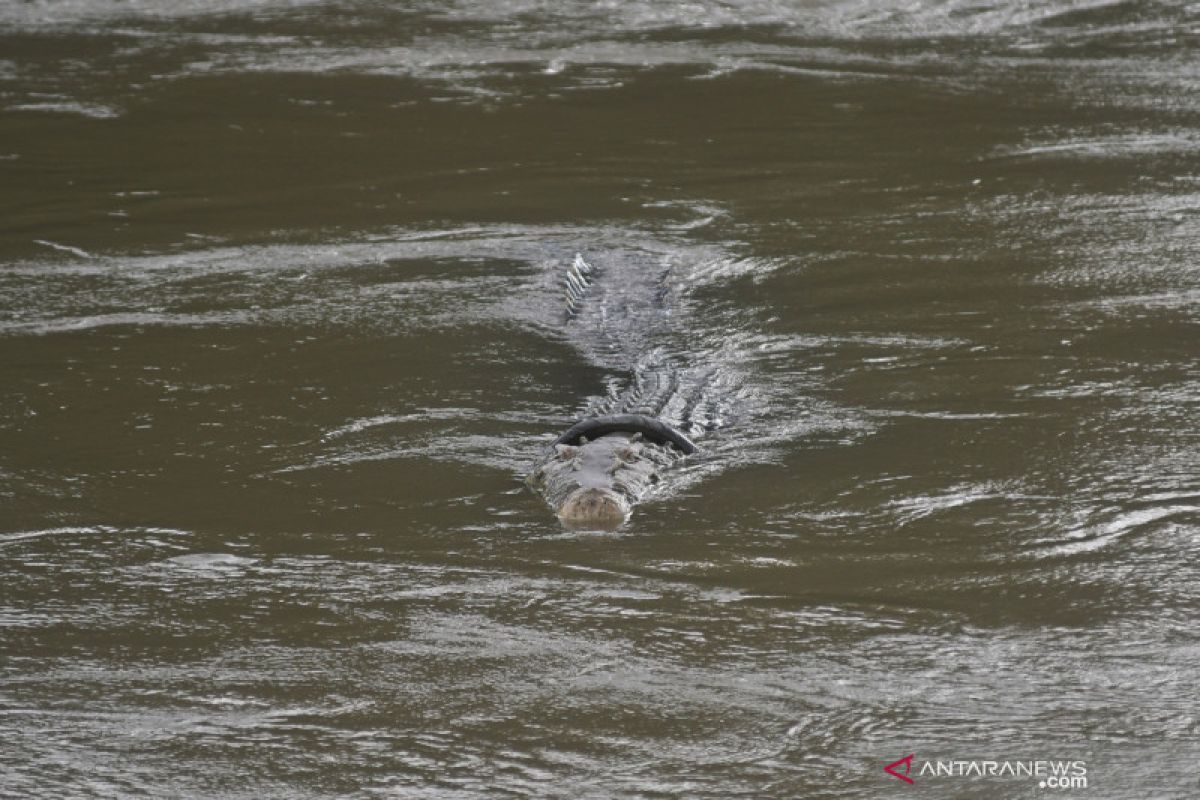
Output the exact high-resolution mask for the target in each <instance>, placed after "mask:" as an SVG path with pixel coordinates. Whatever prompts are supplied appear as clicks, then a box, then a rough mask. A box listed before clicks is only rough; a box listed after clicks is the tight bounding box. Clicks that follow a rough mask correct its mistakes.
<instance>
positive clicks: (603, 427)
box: [554, 414, 699, 455]
mask: <svg viewBox="0 0 1200 800" xmlns="http://www.w3.org/2000/svg"><path fill="white" fill-rule="evenodd" d="M618 432H626V433H640V434H642V436H643V438H645V439H646V440H647V441H650V442H654V443H655V444H663V445H668V444H669V445H673V446H674V447H676V448H677V449H679V450H680V451H682V452H683V453H684V454H686V455H692V454H693V453H695V452H696V451H697V450H698V449H699V448H697V447H696V445H695V443H693V442H692V440H691V439H689V438H688V437H686V436H684V435H683V434H682V433H681V432H679V431H678V430H676V429H675V428H673V427H671V426H670V425H668V424H667V423H665V422H663V421H662V420H659V419H654V418H653V417H648V416H646V415H644V414H613V415H610V416H603V417H591V418H589V419H585V420H581V421H579V422H577V423H575V424H574V425H572V426H571V427H570V428H568V429H567V430H566V431H565V432H564V433H563V434H562V435H561V436H559V437H558V438H557V439H555V440H554V443H555V444H568V445H577V444H579V440H580V439H582V438H587V439H596V438H598V437H600V436H604V435H606V434H609V433H618Z"/></svg>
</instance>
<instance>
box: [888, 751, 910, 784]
mask: <svg viewBox="0 0 1200 800" xmlns="http://www.w3.org/2000/svg"><path fill="white" fill-rule="evenodd" d="M915 755H916V753H909V754H908V755H906V756H905V757H904V758H902V759H900V760H899V761H893V762H892V763H890V764H888V765H887V766H886V767H884V768H883V771H884V772H886V773H887V774H888V775H891V776H892V777H893V778H899V779H900V780H902V781H904V782H905V783H916V781H914V780H913V779H912V778H910V777H908V773H909V772H910V771H911V770H912V760H913V756H915ZM901 764H903V765H904V774H903V775H901V774H900V773H899V772H896V767H898V766H900V765H901Z"/></svg>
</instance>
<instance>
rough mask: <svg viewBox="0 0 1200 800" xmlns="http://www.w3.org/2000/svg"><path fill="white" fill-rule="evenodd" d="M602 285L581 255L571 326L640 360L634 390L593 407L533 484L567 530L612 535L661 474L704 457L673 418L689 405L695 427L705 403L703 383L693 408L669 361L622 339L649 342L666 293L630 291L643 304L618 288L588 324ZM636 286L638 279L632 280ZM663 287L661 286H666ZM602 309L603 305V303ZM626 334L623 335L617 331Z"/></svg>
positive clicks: (554, 449) (573, 274)
mask: <svg viewBox="0 0 1200 800" xmlns="http://www.w3.org/2000/svg"><path fill="white" fill-rule="evenodd" d="M596 280H597V271H596V270H595V269H594V268H593V267H592V266H591V265H590V264H588V263H587V262H586V261H585V260H584V259H583V257H582V256H580V255H576V257H575V261H574V263H573V264H572V265H571V266H570V267H569V268H568V270H567V272H566V277H565V281H564V282H565V285H566V292H567V309H566V323H567V324H568V325H571V324H575V325H577V326H581V327H582V328H583V330H581V331H580V332H581V334H583V336H582V338H583V339H585V340H587V341H588V342H589V343H590V344H591V345H592V346H593V347H595V348H597V350H596V352H604V353H608V354H613V353H616V354H619V355H620V356H623V357H625V358H633V359H634V365H633V366H632V367H630V368H629V369H630V371H631V372H632V377H631V379H630V380H629V385H628V388H626V389H625V390H624V391H621V392H618V391H616V390H614V389H612V388H610V395H609V397H608V398H607V399H606V400H604V401H601V402H597V403H593V404H592V406H591V407H590V409H589V412H588V413H587V414H586V415H585V416H584V417H583V418H582V419H580V420H579V421H577V422H576V423H574V424H573V425H571V426H570V427H569V428H567V430H566V431H564V432H563V433H562V434H561V435H559V436H558V438H557V439H555V440H554V441H553V443H551V445H550V446H549V447H548V448H547V449H546V451H545V452H544V453H543V454H542V457H541V458H540V460H539V461H538V463H537V464H536V465H535V466H534V468H533V469H532V470H531V471H530V473H529V475H528V477H527V478H526V482H527V484H528V485H529V486H530V487H531V488H532V489H533V490H534V491H536V492H537V493H539V494H540V495H541V496H542V497H543V498H544V499H545V500H546V502H547V503H548V504H549V505H550V507H551V508H552V509H553V510H554V512H555V514H556V515H557V516H558V518H559V519H560V520H561V521H562V522H563V524H564V525H566V526H567V527H568V528H590V529H613V528H616V527H618V526H620V525H621V524H622V523H624V522H625V521H626V520H627V519H628V518H629V515H630V513H631V511H632V508H633V506H634V505H636V504H637V503H638V502H639V501H640V500H642V499H643V498H644V497H645V496H646V495H647V494H648V493H650V492H651V491H652V490H653V489H654V488H655V487H656V486H657V485H658V484H659V483H660V480H661V476H662V473H663V472H664V471H665V470H666V469H668V468H669V467H671V466H673V465H674V464H675V463H676V462H678V461H679V460H680V459H682V458H684V457H686V456H689V455H692V454H694V453H696V452H698V448H697V446H696V444H695V443H694V442H693V441H692V440H691V439H690V438H688V436H687V435H686V434H685V433H684V432H683V431H682V430H680V428H679V427H678V426H677V425H676V424H673V423H672V421H670V420H668V419H667V418H665V417H666V410H667V408H668V407H669V406H671V405H672V404H677V405H678V404H682V411H681V413H680V414H678V416H680V417H682V418H683V419H684V420H685V421H686V424H687V425H689V426H692V427H694V424H693V422H692V417H693V415H694V413H695V411H696V408H697V406H698V405H699V404H700V399H701V398H700V394H699V392H702V391H703V388H704V383H703V382H701V383H700V384H699V385H698V386H697V387H694V389H695V390H696V397H694V398H693V399H692V400H691V401H690V402H688V401H686V400H684V399H681V398H682V393H681V391H680V377H679V372H680V371H679V370H677V369H676V368H674V367H673V366H672V365H671V363H670V361H669V359H664V358H661V357H657V356H655V355H654V354H651V355H650V356H646V355H645V354H642V356H641V357H635V355H634V354H633V353H631V352H630V351H629V349H628V347H627V346H626V343H624V342H622V341H618V339H636V340H638V342H639V343H640V342H642V341H644V340H645V339H646V335H647V334H648V333H650V332H651V331H652V329H653V326H654V321H656V320H658V318H659V317H660V316H663V315H664V309H663V308H662V303H663V298H664V296H665V294H666V292H665V290H664V289H662V287H661V285H659V286H657V287H649V288H651V289H653V291H649V292H647V291H645V290H646V289H647V287H645V286H633V287H632V288H631V287H630V286H629V285H628V284H629V283H630V281H628V280H627V281H625V282H623V285H624V288H625V289H626V291H627V292H629V293H634V294H636V293H638V292H640V293H641V295H646V296H647V299H648V302H646V303H642V302H636V303H633V304H632V305H635V306H636V307H635V308H632V309H631V308H630V306H631V303H630V302H629V300H628V298H627V297H621V296H620V293H619V290H617V289H613V290H612V291H611V294H610V295H606V297H605V299H606V300H609V301H611V302H609V303H608V304H607V306H606V307H602V308H600V309H599V310H598V311H596V312H595V313H594V314H593V318H592V319H590V320H588V319H587V318H586V314H585V309H586V302H585V301H586V299H587V298H588V296H589V294H590V293H591V291H592V289H593V286H594V285H595V283H596ZM633 283H635V284H636V280H635V281H633ZM660 283H661V282H660ZM600 305H602V306H604V304H603V303H600ZM614 331H616V333H620V334H624V336H617V335H616V333H614Z"/></svg>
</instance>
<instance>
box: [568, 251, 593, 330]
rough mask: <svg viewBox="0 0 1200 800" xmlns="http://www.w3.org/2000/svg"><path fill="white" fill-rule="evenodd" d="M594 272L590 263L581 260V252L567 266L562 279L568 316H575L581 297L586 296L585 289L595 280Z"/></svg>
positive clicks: (581, 300)
mask: <svg viewBox="0 0 1200 800" xmlns="http://www.w3.org/2000/svg"><path fill="white" fill-rule="evenodd" d="M595 272H596V271H595V269H593V267H592V265H591V264H589V263H588V262H586V261H584V260H583V256H582V255H581V254H579V253H576V254H575V261H574V262H573V263H572V264H571V266H569V267H567V274H566V277H565V278H564V280H563V282H564V284H565V285H566V289H567V317H568V318H570V317H573V316H575V314H576V313H577V312H578V311H579V306H580V304H581V303H582V302H583V298H584V297H586V296H587V291H588V289H589V288H591V285H592V281H593V280H595Z"/></svg>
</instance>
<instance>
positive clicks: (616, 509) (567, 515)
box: [558, 487, 630, 530]
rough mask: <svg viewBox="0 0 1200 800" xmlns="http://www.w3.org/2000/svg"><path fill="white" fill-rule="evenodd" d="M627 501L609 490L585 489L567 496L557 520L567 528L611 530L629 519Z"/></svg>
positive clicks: (559, 510)
mask: <svg viewBox="0 0 1200 800" xmlns="http://www.w3.org/2000/svg"><path fill="white" fill-rule="evenodd" d="M629 510H630V508H629V501H628V500H626V499H625V498H624V497H623V496H622V495H620V494H618V493H617V492H614V491H613V490H611V489H602V488H596V487H585V488H581V489H576V490H575V491H574V492H571V494H570V495H568V496H567V499H566V500H564V501H563V504H562V505H561V506H559V508H558V518H559V519H560V520H562V522H563V524H564V525H566V526H567V527H569V528H586V529H597V530H612V529H614V528H616V527H618V526H620V525H621V523H623V522H624V521H625V520H626V519H628V518H629Z"/></svg>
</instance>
